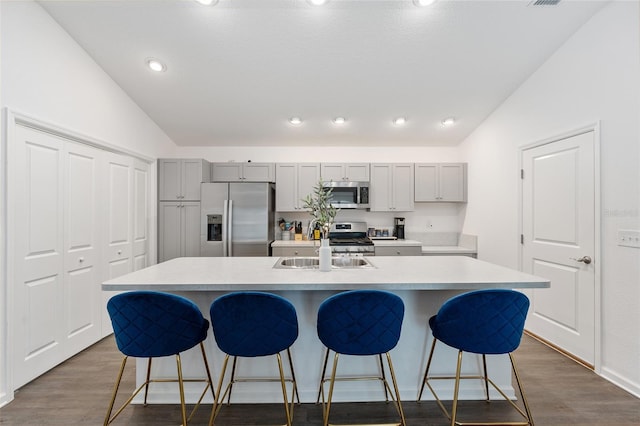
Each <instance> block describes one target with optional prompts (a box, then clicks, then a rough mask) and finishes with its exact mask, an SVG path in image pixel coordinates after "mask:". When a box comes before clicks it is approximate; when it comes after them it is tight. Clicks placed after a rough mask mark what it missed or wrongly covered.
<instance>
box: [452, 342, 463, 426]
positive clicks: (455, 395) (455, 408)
mask: <svg viewBox="0 0 640 426" xmlns="http://www.w3.org/2000/svg"><path fill="white" fill-rule="evenodd" d="M461 369H462V351H458V366H457V367H456V384H455V387H454V389H453V408H452V409H451V426H455V425H456V414H457V411H458V391H459V390H460V370H461Z"/></svg>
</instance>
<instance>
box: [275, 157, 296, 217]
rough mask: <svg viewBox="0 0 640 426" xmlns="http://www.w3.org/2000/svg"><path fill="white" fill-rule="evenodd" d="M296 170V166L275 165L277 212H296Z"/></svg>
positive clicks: (289, 164)
mask: <svg viewBox="0 0 640 426" xmlns="http://www.w3.org/2000/svg"><path fill="white" fill-rule="evenodd" d="M297 180H298V169H297V164H294V163H281V164H277V165H276V210H277V211H279V212H293V211H297V207H298V204H297V198H298V189H297Z"/></svg>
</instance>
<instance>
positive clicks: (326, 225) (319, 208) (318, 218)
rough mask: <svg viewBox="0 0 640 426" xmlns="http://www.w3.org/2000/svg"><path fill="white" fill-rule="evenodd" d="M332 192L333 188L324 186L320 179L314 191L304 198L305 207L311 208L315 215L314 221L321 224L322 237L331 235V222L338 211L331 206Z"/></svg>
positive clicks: (313, 215) (312, 214) (310, 211)
mask: <svg viewBox="0 0 640 426" xmlns="http://www.w3.org/2000/svg"><path fill="white" fill-rule="evenodd" d="M331 192H332V189H331V188H325V187H323V185H322V181H319V182H318V184H317V185H316V186H314V187H313V193H311V194H309V195H307V196H306V198H303V199H302V202H303V203H304V208H305V209H309V213H310V214H311V216H312V217H313V220H312V222H315V223H317V224H318V225H319V226H320V229H321V232H322V238H328V237H329V230H330V229H331V224H333V220H334V219H335V217H336V214H337V213H338V209H336V208H335V207H333V206H331Z"/></svg>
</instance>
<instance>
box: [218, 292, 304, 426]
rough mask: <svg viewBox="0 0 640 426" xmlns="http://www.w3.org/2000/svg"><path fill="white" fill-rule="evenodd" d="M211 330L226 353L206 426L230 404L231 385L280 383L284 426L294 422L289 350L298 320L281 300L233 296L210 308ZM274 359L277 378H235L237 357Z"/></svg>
mask: <svg viewBox="0 0 640 426" xmlns="http://www.w3.org/2000/svg"><path fill="white" fill-rule="evenodd" d="M210 313H211V326H212V328H213V335H214V337H215V340H216V343H217V344H218V347H219V348H220V350H221V351H222V352H224V353H225V357H224V361H223V364H222V369H221V371H220V380H219V382H218V388H217V392H216V395H217V398H216V399H215V402H214V404H213V409H212V410H211V418H210V420H209V425H213V424H214V422H215V419H216V417H217V416H218V413H219V412H220V409H221V408H222V405H223V404H224V399H225V397H227V404H229V403H230V400H231V391H232V389H233V385H234V384H236V383H240V382H279V383H280V386H281V388H282V397H283V400H284V410H285V416H286V422H287V423H286V424H287V425H288V426H291V423H292V421H293V404H294V401H295V399H296V398H297V400H298V403H300V397H299V396H298V388H297V385H296V376H295V373H294V369H293V361H292V359H291V351H290V347H291V345H293V343H294V342H295V341H296V339H297V338H298V316H297V314H296V310H295V308H294V306H293V304H291V302H289V301H288V300H287V299H285V298H284V297H281V296H278V295H275V294H270V293H262V292H235V293H229V294H226V295H224V296H221V297H219V298H217V299H216V300H214V301H213V303H212V304H211V308H210ZM284 351H286V352H287V358H288V360H289V368H290V373H291V377H286V376H285V372H284V368H283V364H282V357H281V356H280V353H281V352H284ZM269 355H275V356H276V359H277V363H278V371H279V377H278V378H236V377H235V374H236V362H237V360H238V357H243V358H255V357H263V356H269ZM230 357H233V367H232V369H231V377H230V379H229V381H228V383H227V386H226V388H225V390H224V392H223V393H221V392H222V385H223V383H224V380H225V375H226V370H227V365H228V362H229V358H230ZM287 383H291V388H292V390H291V402H289V398H288V396H287Z"/></svg>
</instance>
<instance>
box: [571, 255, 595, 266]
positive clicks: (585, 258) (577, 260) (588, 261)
mask: <svg viewBox="0 0 640 426" xmlns="http://www.w3.org/2000/svg"><path fill="white" fill-rule="evenodd" d="M571 260H575V261H576V262H582V263H584V264H585V265H588V264H590V263H591V258H590V257H589V256H582V257H581V258H580V259H575V258H573V257H572V258H571Z"/></svg>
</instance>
